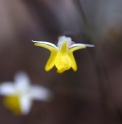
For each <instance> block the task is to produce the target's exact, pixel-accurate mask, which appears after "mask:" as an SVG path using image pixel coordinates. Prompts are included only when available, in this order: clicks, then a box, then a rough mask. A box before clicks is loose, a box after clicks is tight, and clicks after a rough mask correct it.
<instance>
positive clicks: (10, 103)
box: [3, 95, 21, 115]
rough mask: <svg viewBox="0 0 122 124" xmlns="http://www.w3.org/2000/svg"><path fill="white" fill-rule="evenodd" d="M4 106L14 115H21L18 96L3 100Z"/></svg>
mask: <svg viewBox="0 0 122 124" xmlns="http://www.w3.org/2000/svg"><path fill="white" fill-rule="evenodd" d="M3 102H4V105H5V106H6V107H7V108H8V109H10V110H11V111H12V112H13V113H15V114H17V115H20V114H21V110H20V103H19V98H18V96H16V95H15V96H5V97H4V99H3Z"/></svg>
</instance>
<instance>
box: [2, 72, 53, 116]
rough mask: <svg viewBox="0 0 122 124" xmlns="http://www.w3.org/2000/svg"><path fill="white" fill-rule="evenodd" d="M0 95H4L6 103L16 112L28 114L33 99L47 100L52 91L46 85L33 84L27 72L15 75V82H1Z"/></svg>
mask: <svg viewBox="0 0 122 124" xmlns="http://www.w3.org/2000/svg"><path fill="white" fill-rule="evenodd" d="M0 95H3V96H4V99H3V100H4V101H3V102H4V105H5V106H6V107H7V108H9V109H10V110H11V111H12V112H13V113H15V114H24V115H25V114H28V113H29V111H30V109H31V106H32V101H33V100H41V101H46V100H48V99H49V98H50V96H51V92H50V90H48V89H46V88H45V87H42V86H38V85H33V86H32V85H31V84H30V80H29V78H28V76H27V74H26V73H24V72H19V73H17V74H16V75H15V78H14V82H3V83H2V84H0Z"/></svg>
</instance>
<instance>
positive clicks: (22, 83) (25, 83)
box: [14, 72, 30, 89]
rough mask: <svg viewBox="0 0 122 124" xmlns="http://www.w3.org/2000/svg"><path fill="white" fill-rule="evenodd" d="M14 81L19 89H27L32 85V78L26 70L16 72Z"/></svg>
mask: <svg viewBox="0 0 122 124" xmlns="http://www.w3.org/2000/svg"><path fill="white" fill-rule="evenodd" d="M14 81H15V85H16V87H17V88H18V89H26V88H28V87H29V85H30V79H29V77H28V75H27V74H26V73H25V72H18V73H16V75H15V77H14Z"/></svg>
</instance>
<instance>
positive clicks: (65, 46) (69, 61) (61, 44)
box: [33, 36, 94, 73]
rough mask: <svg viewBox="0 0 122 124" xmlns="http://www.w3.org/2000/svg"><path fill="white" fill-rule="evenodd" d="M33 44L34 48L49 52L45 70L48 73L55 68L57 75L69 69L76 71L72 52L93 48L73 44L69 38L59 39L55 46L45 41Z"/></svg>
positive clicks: (87, 45) (86, 45)
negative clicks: (44, 49)
mask: <svg viewBox="0 0 122 124" xmlns="http://www.w3.org/2000/svg"><path fill="white" fill-rule="evenodd" d="M33 42H34V43H35V44H34V45H35V46H40V47H43V48H46V49H48V50H49V51H50V52H51V55H50V57H49V59H48V61H47V64H46V66H45V70H46V71H49V70H51V69H52V68H53V66H55V67H56V68H57V72H58V73H62V72H64V71H66V70H69V69H70V68H72V69H73V70H74V71H77V64H76V61H75V58H74V56H73V52H74V51H76V50H79V49H83V48H86V47H94V45H89V44H81V43H75V42H73V41H72V39H71V38H70V37H66V36H62V37H60V38H59V41H58V44H57V46H56V45H55V44H52V43H50V42H45V41H33Z"/></svg>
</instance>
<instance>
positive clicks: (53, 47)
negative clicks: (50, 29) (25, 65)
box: [34, 42, 58, 52]
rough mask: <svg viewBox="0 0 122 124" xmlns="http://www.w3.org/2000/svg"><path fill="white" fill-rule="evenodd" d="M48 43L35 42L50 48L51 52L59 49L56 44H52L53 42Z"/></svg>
mask: <svg viewBox="0 0 122 124" xmlns="http://www.w3.org/2000/svg"><path fill="white" fill-rule="evenodd" d="M46 43H48V42H45V43H38V42H37V43H34V45H35V46H40V47H43V48H46V49H48V50H50V51H51V52H56V51H57V50H58V49H57V47H56V46H55V45H54V44H52V43H48V44H46ZM49 44H51V45H49Z"/></svg>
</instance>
